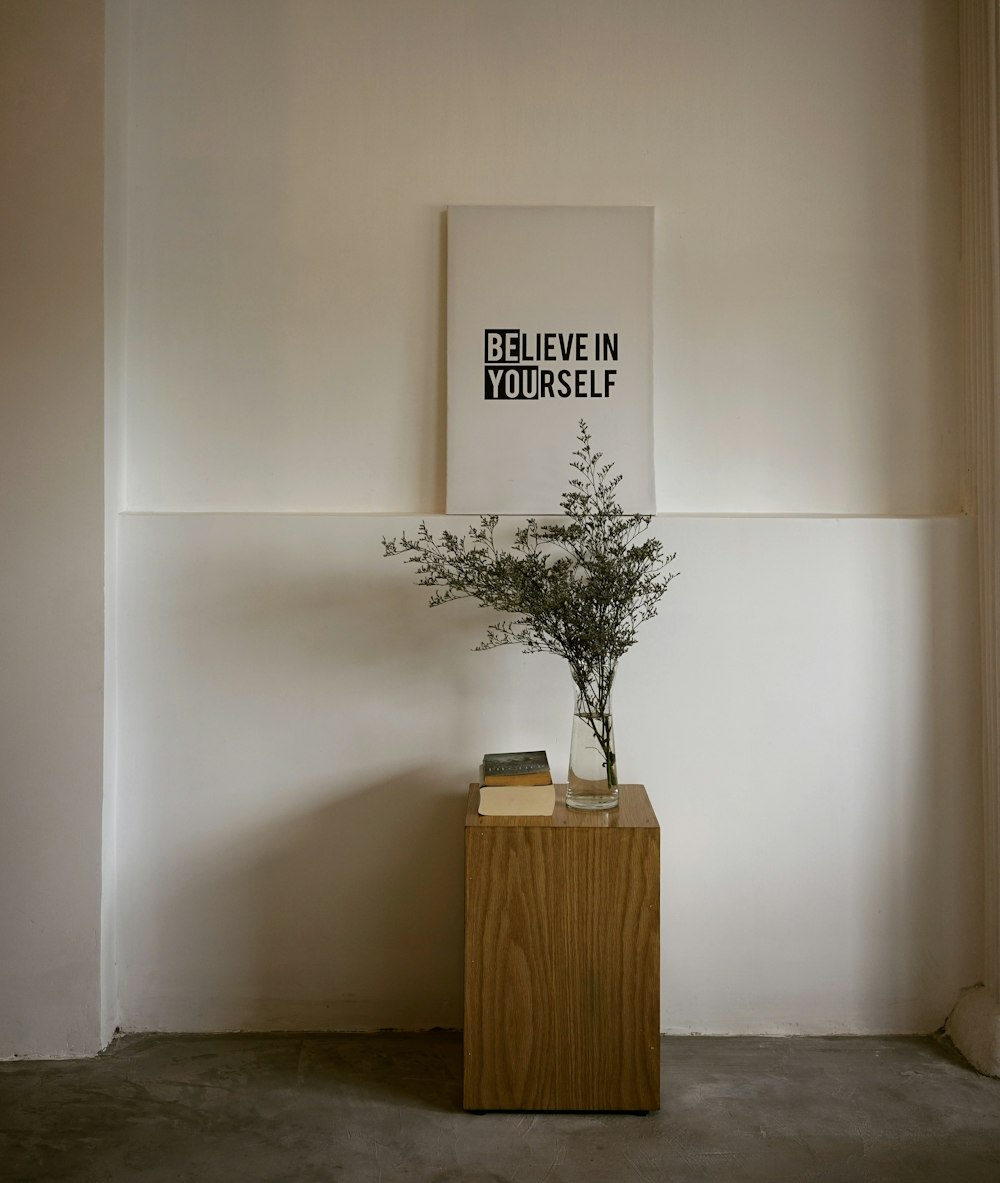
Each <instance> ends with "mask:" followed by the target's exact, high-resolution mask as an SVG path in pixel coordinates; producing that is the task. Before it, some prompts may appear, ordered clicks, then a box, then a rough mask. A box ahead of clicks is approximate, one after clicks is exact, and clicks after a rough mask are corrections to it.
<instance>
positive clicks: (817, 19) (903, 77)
mask: <svg viewBox="0 0 1000 1183" xmlns="http://www.w3.org/2000/svg"><path fill="white" fill-rule="evenodd" d="M126 7H127V11H128V13H129V15H130V28H129V30H128V35H127V38H126V39H125V46H126V48H125V49H123V51H122V53H121V56H120V58H119V60H117V61H116V62H114V63H112V68H113V70H114V71H115V76H116V77H117V78H119V79H122V78H125V77H126V76H127V79H128V84H129V90H128V110H127V119H126V120H125V121H124V123H125V130H124V132H122V133H120V134H121V136H122V139H123V140H124V141H125V143H124V145H123V147H122V177H121V182H122V185H123V193H124V198H125V209H124V211H123V213H122V218H121V224H120V225H119V227H118V233H119V235H120V238H121V242H122V243H123V244H124V256H123V260H122V267H121V274H120V276H119V279H120V282H121V284H122V290H123V292H124V294H125V298H126V305H127V318H126V323H125V327H124V341H123V345H122V354H123V360H124V365H125V371H124V388H125V392H126V393H125V402H124V407H123V408H120V410H123V411H124V415H125V419H126V433H125V439H126V448H125V457H124V459H125V466H126V469H127V478H126V503H127V506H128V508H129V509H130V510H131V511H132V512H129V513H127V514H126V515H124V516H123V517H122V519H121V522H120V537H119V545H120V564H121V586H120V589H119V591H120V600H119V605H120V612H119V626H120V637H119V669H118V675H119V712H120V719H119V722H120V737H121V740H120V750H119V753H118V754H119V761H120V801H119V818H118V824H119V829H118V838H119V847H118V850H119V859H120V867H119V873H120V896H119V902H120V908H121V915H120V927H119V933H118V938H119V955H120V962H121V984H120V991H121V992H120V1005H121V1018H122V1023H123V1026H125V1027H126V1028H130V1029H141V1028H150V1027H152V1028H167V1029H171V1028H173V1029H213V1028H214V1029H217V1028H233V1027H297V1026H300V1027H361V1028H363V1027H379V1026H404V1027H405V1026H425V1025H430V1024H435V1023H442V1024H449V1025H450V1024H455V1023H458V1022H459V1021H460V1013H461V1012H460V991H461V976H460V957H461V816H462V807H463V797H464V785H465V783H466V782H467V780H468V779H469V778H470V776H471V775H473V773H474V770H475V767H476V763H477V761H478V759H479V757H480V756H481V754H482V752H483V750H485V749H487V748H493V747H502V746H506V745H510V746H522V745H523V746H529V745H531V746H534V745H536V744H537V745H538V746H544V747H547V748H548V750H549V751H550V754H551V755H552V756H553V757H554V760H555V761H556V763H557V766H558V763H559V762H560V761H561V760H562V759H563V758H564V756H565V743H566V740H567V738H568V736H567V731H568V718H569V712H570V695H569V688H568V684H567V682H566V679H565V677H564V675H563V672H562V671H561V670H560V669H559V667H558V664H557V663H554V662H547V661H546V660H545V659H541V658H533V659H528V658H522V657H521V656H519V655H517V654H507V653H503V654H489V655H484V654H475V655H473V654H471V653H469V652H468V651H469V649H470V648H471V645H472V644H473V643H474V642H475V639H476V638H475V632H476V630H475V628H474V627H473V620H474V618H475V617H476V616H477V614H476V613H475V612H471V611H466V610H464V609H463V608H457V607H456V608H455V609H454V610H452V611H447V610H443V609H442V610H440V611H438V612H435V613H429V612H428V611H427V610H426V608H425V607H424V603H423V598H422V594H421V592H420V591H419V590H418V589H415V588H413V587H411V586H410V584H409V578H408V575H407V572H406V570H405V569H404V568H402V567H395V566H393V565H392V564H389V563H388V562H386V561H384V560H382V559H381V558H380V557H379V551H380V548H379V539H380V537H381V535H382V534H383V533H385V532H388V533H392V532H394V531H396V530H398V529H399V528H400V527H401V526H402V525H403V524H404V522H406V521H409V524H410V525H411V526H412V525H413V524H414V522H415V519H412V518H410V519H401V518H396V517H391V516H386V515H387V514H392V513H398V512H415V513H433V512H435V511H436V510H439V509H440V507H441V505H442V504H443V488H442V479H443V471H444V468H443V462H444V456H443V439H444V404H443V380H444V371H443V358H444V352H443V344H444V339H443V323H444V322H443V301H444V291H443V287H442V283H443V263H444V259H443V214H442V211H443V209H444V207H446V206H447V205H448V204H450V203H471V202H491V203H503V202H540V203H557V202H570V203H575V202H579V203H605V202H606V203H615V204H623V203H632V202H634V203H642V204H651V205H655V206H656V208H657V217H658V225H657V257H656V312H655V323H654V331H655V339H656V358H655V360H656V378H655V381H656V426H657V440H656V445H657V454H658V479H659V504H660V508H661V510H662V511H664V512H669V513H672V514H677V515H685V516H672V517H663V518H661V519H659V520H658V521H657V523H656V528H657V530H658V531H659V532H660V533H661V534H662V536H663V537H664V540H665V541H666V542H667V543H668V545H670V546H671V547H672V548H673V547H676V549H677V550H678V551H679V552H680V558H679V561H678V565H679V566H680V567H681V568H682V570H683V572H684V574H683V577H682V579H680V580H678V581H677V582H676V583H675V584H674V585H673V586H672V587H671V590H670V592H669V595H668V599H667V602H666V603H665V605H664V611H663V615H662V617H661V618H660V619H659V620H658V621H657V622H656V623H655V624H654V625H652V626H650V627H649V628H648V629H647V630H646V632H645V635H643V636H642V638H641V642H640V645H639V647H638V649H637V651H636V652H635V653H634V654H633V655H632V656H630V657H629V659H627V661H626V663H625V664H624V665H623V669H622V673H621V678H620V690H619V692H618V699H617V702H616V709H617V716H618V717H617V726H618V732H619V743H620V748H621V753H622V755H621V760H622V770H623V773H624V775H625V776H626V777H629V778H632V779H636V780H643V781H645V782H646V783H647V784H648V785H649V787H650V790H651V792H652V795H653V798H654V803H655V805H656V808H657V810H658V812H659V815H660V818H661V822H662V824H663V829H664V859H663V881H664V946H663V967H664V974H663V983H664V997H663V1011H662V1018H663V1024H664V1027H665V1028H666V1029H668V1030H676V1031H692V1030H698V1031H719V1032H725V1031H728V1032H740V1031H761V1032H764V1031H873V1030H875V1031H915V1030H930V1029H933V1028H935V1027H937V1026H938V1025H939V1024H940V1023H941V1021H942V1020H943V1018H944V1016H945V1013H946V1011H947V1009H948V1007H949V1006H950V1005H951V1003H952V1002H953V1000H954V997H955V996H956V994H957V991H958V988H959V987H960V986H962V985H966V984H969V983H970V982H972V981H974V980H975V979H976V977H977V976H978V974H979V972H980V957H981V950H980V936H979V911H978V909H979V894H980V887H981V867H980V862H979V855H978V848H977V836H978V832H979V817H978V808H979V806H978V801H979V798H978V767H977V752H978V712H977V689H976V687H977V678H976V667H977V663H976V651H975V646H976V637H975V632H976V624H975V595H974V586H973V578H974V569H975V540H974V532H973V530H972V529H971V523H970V522H969V521H968V520H966V519H962V518H958V517H955V518H947V517H945V518H940V519H935V518H933V517H929V518H928V517H925V518H920V517H913V518H903V517H887V518H884V519H880V520H865V519H864V518H860V519H851V518H848V517H846V516H844V515H893V514H895V515H903V514H906V515H933V514H948V513H954V512H955V511H957V509H958V508H959V493H958V489H959V479H958V477H959V457H958V454H957V443H956V441H957V439H958V437H959V428H960V415H959V407H958V399H957V388H958V387H957V367H956V343H957V338H958V325H957V320H956V317H957V306H958V301H957V298H956V277H957V268H958V251H957V200H958V191H957V183H958V182H957V167H956V164H957V126H956V122H957V111H956V99H957V43H956V30H955V12H954V7H953V5H951V4H950V3H945V2H943V0H942V2H937V0H933V2H931V0H928V2H926V3H923V2H919V0H878V2H875V3H873V2H872V0H856V2H849V0H847V2H843V3H838V4H836V5H830V4H827V3H825V2H820V0H758V2H751V3H743V2H741V3H736V2H732V3H729V2H723V0H709V2H706V0H697V2H695V0H687V2H682V0H669V2H665V3H662V4H645V3H640V2H639V0H629V2H628V3H625V4H621V5H614V6H611V5H606V4H603V3H598V2H597V0H592V2H589V3H579V2H576V3H569V2H554V0H548V2H543V3H537V2H536V3H532V4H526V3H523V4H522V3H510V4H503V5H487V4H481V5H479V4H468V3H459V2H457V0H455V2H453V3H449V2H442V3H417V4H414V3H412V2H405V0H381V2H374V3H373V2H367V3H360V2H358V3H346V2H344V3H337V4H329V3H318V2H317V3H309V2H305V0H301V2H292V3H265V2H256V0H255V2H248V0H240V2H239V3H237V2H236V0H210V2H206V0H197V2H195V0H183V2H175V3H172V4H170V5H163V4H156V3H152V2H146V0H137V2H135V3H133V4H131V5H130V6H126ZM121 11H125V9H121ZM554 462H559V458H554ZM232 509H239V510H248V511H255V512H250V513H237V514H227V513H219V512H215V511H219V510H232ZM302 510H305V511H310V512H307V513H301V512H295V513H292V512H275V511H302ZM359 511H364V512H363V513H362V512H359ZM712 513H723V514H727V515H730V516H726V517H719V518H713V517H711V516H696V515H698V514H712ZM754 513H769V514H777V515H782V514H784V515H789V514H830V515H838V516H834V517H830V518H823V517H800V518H788V517H786V518H782V517H780V516H779V517H775V518H769V517H752V516H749V517H740V516H736V515H740V514H754ZM352 515H353V516H352ZM439 524H440V523H439Z"/></svg>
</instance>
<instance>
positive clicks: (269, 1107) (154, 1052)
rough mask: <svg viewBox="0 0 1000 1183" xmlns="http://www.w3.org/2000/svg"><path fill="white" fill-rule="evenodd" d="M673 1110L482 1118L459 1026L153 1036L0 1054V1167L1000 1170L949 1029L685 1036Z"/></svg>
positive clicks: (639, 1179) (224, 1173)
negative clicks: (466, 1095)
mask: <svg viewBox="0 0 1000 1183" xmlns="http://www.w3.org/2000/svg"><path fill="white" fill-rule="evenodd" d="M661 1055H662V1088H663V1108H662V1109H661V1110H660V1111H659V1112H658V1113H654V1114H651V1115H650V1116H648V1117H636V1116H631V1115H610V1114H603V1115H602V1114H575V1113H566V1114H512V1113H503V1114H500V1113H496V1114H486V1115H483V1116H475V1115H472V1114H467V1113H463V1112H462V1109H461V1071H462V1046H461V1037H460V1036H459V1035H456V1034H452V1033H431V1034H427V1035H395V1034H384V1035H306V1036H301V1035H229V1036H191V1035H187V1036H184V1035H182V1036H176V1035H170V1036H168V1035H143V1036H130V1037H127V1038H123V1039H120V1040H118V1041H117V1042H116V1043H115V1044H114V1045H113V1047H112V1048H111V1050H110V1051H109V1052H107V1053H106V1054H105V1055H103V1056H99V1057H98V1058H96V1059H93V1060H73V1061H47V1062H37V1061H35V1062H15V1063H7V1064H0V1179H2V1180H3V1183H8V1181H10V1183H13V1181H15V1180H17V1181H24V1183H27V1181H32V1183H35V1181H39V1183H40V1181H42V1180H44V1181H45V1183H58V1181H73V1183H104V1181H113V1183H118V1181H131V1180H137V1181H142V1183H186V1181H191V1183H215V1181H216V1180H218V1181H220V1183H257V1181H265V1180H266V1181H267V1183H314V1181H319V1180H342V1181H344V1180H345V1181H349V1183H355V1181H356V1183H367V1181H369V1180H370V1181H371V1183H393V1181H394V1180H416V1181H418V1183H446V1181H448V1183H451V1181H454V1183H478V1181H487V1180H489V1181H499V1180H504V1181H505V1183H515V1181H516V1183H542V1181H543V1180H544V1181H545V1183H563V1181H565V1183H589V1181H594V1183H618V1181H619V1180H621V1181H622V1183H643V1181H650V1183H651V1181H653V1180H657V1181H660V1180H665V1181H668V1183H673V1181H677V1183H687V1181H688V1180H690V1181H692V1183H693V1181H695V1180H698V1181H702V1180H720V1181H722V1180H724V1181H725V1183H743V1181H749V1180H754V1181H760V1183H779V1181H782V1180H791V1181H793V1183H805V1181H807V1180H824V1181H830V1183H850V1181H854V1180H858V1181H861V1180H864V1181H865V1183H868V1181H876V1183H878V1181H881V1180H934V1181H935V1183H938V1181H940V1183H1000V1080H992V1079H989V1078H987V1077H983V1076H979V1075H978V1074H977V1073H975V1072H973V1071H972V1070H971V1069H970V1068H968V1067H967V1066H966V1065H965V1064H964V1062H963V1061H962V1060H961V1058H960V1057H959V1056H958V1055H957V1053H956V1052H955V1051H954V1050H953V1049H952V1048H951V1047H950V1046H949V1045H948V1044H947V1043H946V1042H944V1041H941V1040H938V1039H934V1038H927V1039H917V1038H913V1039H909V1038H905V1039H904V1038H899V1039H869V1038H855V1039H757V1038H750V1039H709V1038H698V1037H689V1038H670V1039H664V1040H663V1045H662V1052H661Z"/></svg>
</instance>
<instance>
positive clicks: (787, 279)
mask: <svg viewBox="0 0 1000 1183" xmlns="http://www.w3.org/2000/svg"><path fill="white" fill-rule="evenodd" d="M132 10H133V31H132V39H131V49H132V52H131V65H132V75H131V92H130V104H131V106H130V120H129V125H130V127H131V129H132V131H133V133H134V134H133V137H132V141H131V143H130V147H129V156H128V160H129V163H128V170H129V178H128V181H129V200H130V219H129V226H128V233H129V238H130V241H131V243H132V248H133V249H132V260H131V267H130V269H129V316H130V330H129V338H128V353H129V404H128V445H129V464H128V503H129V505H130V507H131V508H133V509H180V510H204V509H254V510H267V511H273V510H301V509H306V510H330V511H338V512H349V511H363V512H418V513H420V512H434V511H439V510H442V509H443V507H444V497H443V489H442V477H443V462H444V457H443V447H444V418H443V409H442V408H443V389H444V388H443V383H444V355H443V331H444V330H443V325H444V320H443V305H444V296H445V293H444V289H443V276H444V269H443V213H442V211H443V209H444V208H445V207H446V206H447V205H448V204H463V203H464V204H476V203H487V204H505V203H518V202H520V203H529V204H578V203H579V204H611V205H619V204H621V205H627V204H643V205H653V206H655V207H656V209H657V247H656V268H655V284H654V286H655V292H656V305H655V311H654V340H655V358H654V360H655V367H654V368H655V382H656V433H657V434H656V453H657V461H658V475H659V507H660V509H661V511H665V512H697V513H700V512H723V513H727V512H733V511H736V512H743V513H745V512H779V513H787V512H801V513H833V514H846V513H949V512H956V511H957V510H958V509H959V494H958V469H959V465H958V456H957V440H958V438H959V430H958V428H959V424H958V418H957V415H956V406H957V398H958V382H957V378H958V366H957V353H956V340H957V316H958V306H959V300H958V289H957V286H956V284H957V268H958V237H957V235H958V138H957V101H958V87H957V66H958V50H957V32H956V11H955V6H954V5H953V4H951V3H949V2H947V0H926V2H922V0H838V2H837V3H835V4H831V3H828V2H827V0H664V2H662V3H654V4H650V3H645V2H641V0H629V2H627V3H624V4H607V3H605V2H604V0H583V2H581V0H542V2H539V0H506V2H505V3H503V4H489V3H469V2H468V0H441V2H433V3H431V2H428V0H421V2H417V3H414V2H413V0H339V2H338V3H328V2H326V0H322V2H317V0H290V2H280V3H279V2H275V0H174V2H173V3H170V4H162V3H155V2H149V0H136V2H135V3H134V4H133V5H132Z"/></svg>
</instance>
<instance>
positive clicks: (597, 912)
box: [464, 785, 660, 1110]
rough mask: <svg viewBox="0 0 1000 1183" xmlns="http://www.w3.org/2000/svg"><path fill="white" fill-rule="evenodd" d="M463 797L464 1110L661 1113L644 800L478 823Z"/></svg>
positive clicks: (651, 865)
mask: <svg viewBox="0 0 1000 1183" xmlns="http://www.w3.org/2000/svg"><path fill="white" fill-rule="evenodd" d="M477 787H478V786H473V789H475V788H477ZM469 800H470V813H469V814H468V815H467V819H466V830H465V851H466V896H465V907H466V913H465V916H466V919H465V1093H464V1104H465V1108H467V1109H591V1110H593V1109H608V1110H615V1109H627V1110H646V1109H656V1108H658V1107H659V1097H660V1081H659V1063H660V1058H659V1026H660V1023H659V1019H660V1014H659V998H660V974H659V851H660V843H659V837H660V835H659V828H658V826H657V823H656V818H655V816H654V815H653V812H652V809H651V807H650V805H649V801H648V798H647V797H646V792H645V790H644V789H643V787H642V786H641V785H627V786H623V791H622V804H621V805H620V806H619V809H618V810H615V811H612V812H611V813H604V814H587V813H577V811H573V810H567V809H566V808H565V803H564V802H563V803H562V805H560V804H557V806H556V814H555V815H554V816H553V817H552V818H509V817H503V818H500V817H490V818H481V817H479V815H478V814H477V813H476V812H475V810H476V808H477V799H476V795H475V793H474V792H473V791H472V790H471V789H470V793H469ZM560 811H561V814H562V815H566V814H569V815H570V816H569V817H568V818H565V817H561V816H560ZM577 818H579V819H580V820H579V821H577ZM484 823H485V824H484ZM498 823H499V824H498ZM539 823H541V824H539ZM544 823H548V824H544Z"/></svg>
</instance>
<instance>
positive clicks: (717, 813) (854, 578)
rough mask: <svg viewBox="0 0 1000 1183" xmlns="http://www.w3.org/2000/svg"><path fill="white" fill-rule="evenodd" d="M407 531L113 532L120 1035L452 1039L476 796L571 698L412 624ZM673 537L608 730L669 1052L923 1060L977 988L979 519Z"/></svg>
mask: <svg viewBox="0 0 1000 1183" xmlns="http://www.w3.org/2000/svg"><path fill="white" fill-rule="evenodd" d="M463 520H464V519H458V521H463ZM431 521H432V524H433V525H434V526H436V527H438V528H440V527H441V526H442V525H444V524H445V523H446V522H449V523H450V524H451V525H453V526H454V525H455V524H456V519H454V518H451V519H444V518H439V519H431ZM413 525H414V519H412V518H386V517H374V518H373V517H367V516H354V517H351V516H343V517H337V516H328V515H312V516H308V515H306V516H291V515H287V516H286V515H236V516H226V515H214V514H208V515H198V516H194V517H191V516H184V515H173V514H167V515H156V516H144V515H127V516H126V517H125V518H124V519H123V522H122V538H121V543H122V552H123V555H124V556H125V557H124V562H123V567H122V572H121V578H122V583H121V589H120V590H121V602H122V605H123V613H122V617H121V620H120V628H121V651H122V654H123V662H122V666H121V670H120V677H121V685H122V687H123V690H124V693H123V697H122V702H121V718H120V725H121V734H122V737H123V749H122V768H121V777H122V784H123V786H126V789H125V791H123V794H122V800H121V803H120V827H121V829H120V849H121V859H122V864H121V868H120V874H121V895H120V900H119V907H120V909H121V934H120V947H121V996H122V1024H123V1026H124V1027H125V1028H126V1029H138V1030H143V1029H147V1028H154V1029H168V1030H188V1029H196V1030H213V1029H220V1028H223V1029H225V1028H234V1027H240V1028H250V1029H252V1028H258V1029H269V1028H271V1029H273V1028H281V1027H291V1028H294V1027H303V1028H322V1027H335V1028H336V1027H347V1028H351V1027H358V1028H373V1027H379V1026H401V1027H426V1026H433V1025H436V1024H441V1025H446V1026H459V1025H460V1024H461V1014H462V1008H461V988H462V977H461V965H462V884H463V877H462V851H463V838H462V820H463V817H464V796H465V792H464V791H465V786H466V784H467V782H468V780H469V779H470V778H471V777H472V776H474V771H475V768H476V766H477V764H478V761H479V759H480V757H481V756H482V753H483V751H486V750H491V749H493V748H495V747H499V748H501V749H502V748H504V747H535V746H538V747H546V748H547V749H548V751H549V754H550V757H551V759H552V762H553V766H554V768H555V769H556V770H557V771H558V770H559V769H560V768H563V770H564V769H565V764H566V759H567V745H568V740H569V723H570V717H571V711H572V695H571V686H570V682H569V678H568V676H567V675H566V673H565V671H564V669H563V668H562V664H561V663H560V662H559V661H557V660H556V659H554V658H548V657H545V656H532V657H527V656H523V655H521V654H519V653H516V652H509V651H506V650H504V651H500V652H494V653H488V654H483V653H473V652H471V649H472V646H473V645H474V644H475V643H476V642H477V640H478V638H479V634H480V631H481V628H482V623H483V619H484V618H485V617H486V615H487V614H486V613H483V612H481V611H480V610H479V609H477V608H475V607H474V606H470V605H468V604H456V605H449V606H447V607H442V608H439V609H435V610H434V611H433V612H431V611H429V610H428V609H427V608H426V606H425V600H424V596H423V593H422V591H421V590H420V589H416V588H414V587H413V586H412V585H411V583H412V581H411V576H410V573H409V571H408V570H407V569H406V568H405V567H404V566H403V565H402V564H399V563H390V562H389V561H387V560H385V559H383V558H382V557H381V547H380V545H379V539H380V535H381V531H383V530H386V531H388V532H389V533H397V532H398V531H399V530H401V529H403V528H404V527H406V528H412V526H413ZM656 530H657V532H658V534H659V535H661V536H662V538H663V540H664V543H665V544H666V545H668V546H670V547H671V548H676V549H677V550H678V552H679V554H680V556H681V559H682V560H683V561H680V560H678V567H679V568H680V569H682V571H683V574H682V575H681V577H680V578H678V579H677V580H675V581H674V582H673V584H672V585H671V587H670V590H669V592H668V594H667V598H666V601H665V602H664V611H663V612H662V614H661V615H660V616H659V617H658V618H657V619H656V620H655V621H653V622H652V623H651V624H650V625H649V626H647V628H646V631H645V635H644V636H643V637H642V641H641V644H640V645H639V646H637V647H636V649H635V650H634V651H633V652H632V653H631V654H630V655H629V656H628V657H627V658H626V659H625V660H624V661H623V663H622V667H621V671H620V676H619V680H618V688H617V691H616V703H615V707H616V730H617V733H618V743H619V756H620V765H621V774H622V778H623V780H625V781H629V780H641V781H644V782H645V783H646V785H647V787H648V789H649V792H650V795H651V798H652V800H653V804H654V806H655V808H656V810H657V813H658V816H659V818H660V821H661V824H662V827H663V876H662V883H663V1000H662V1020H663V1023H664V1027H665V1028H666V1029H667V1030H672V1031H692V1030H695V1031H705V1032H730V1033H732V1032H762V1031H766V1032H799V1031H824V1032H826V1031H928V1030H933V1029H934V1028H936V1027H937V1026H938V1025H939V1024H940V1023H941V1021H942V1019H943V1017H944V1015H945V1014H946V1013H947V1010H948V1008H949V1007H950V1005H951V1003H952V1002H953V1001H954V998H955V997H956V996H957V991H958V988H959V987H960V986H961V985H963V984H967V983H969V982H970V981H973V980H975V978H976V975H977V973H978V971H979V962H978V957H979V934H980V932H981V927H982V925H981V910H980V888H981V865H980V859H979V858H978V856H977V855H976V854H975V853H974V849H975V848H974V843H973V841H972V839H973V837H974V835H975V834H976V833H977V832H978V829H979V808H980V806H979V794H978V790H977V780H976V777H977V759H978V757H977V743H976V740H977V727H978V721H977V716H976V709H975V708H976V678H975V659H976V642H977V636H976V627H975V618H974V615H973V614H972V613H971V612H970V611H969V606H970V604H971V603H972V602H973V599H974V595H975V585H974V578H975V564H974V560H973V554H974V546H975V529H974V522H973V521H972V520H971V519H968V518H952V519H938V520H932V521H919V520H911V521H905V522H900V521H890V520H852V521H849V520H823V521H816V520H787V519H786V520H782V519H763V518H758V519H731V518H730V519H721V518H720V519H708V520H706V519H698V518H661V519H658V520H657V522H656ZM562 775H563V777H564V776H565V771H563V773H562Z"/></svg>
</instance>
